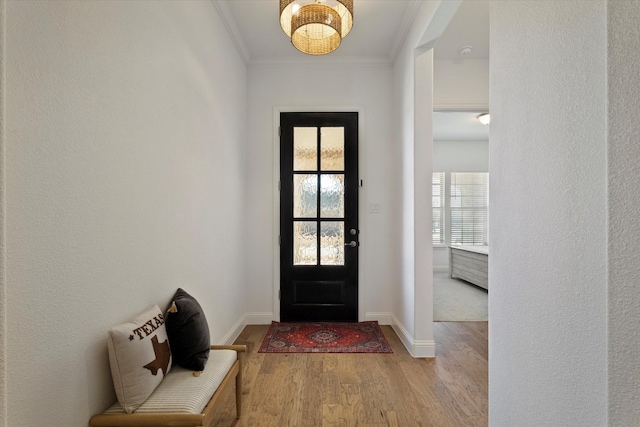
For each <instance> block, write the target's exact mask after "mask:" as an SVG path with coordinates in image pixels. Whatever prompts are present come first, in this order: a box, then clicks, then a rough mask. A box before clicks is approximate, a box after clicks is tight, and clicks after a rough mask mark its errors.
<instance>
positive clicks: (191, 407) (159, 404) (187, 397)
mask: <svg viewBox="0 0 640 427" xmlns="http://www.w3.org/2000/svg"><path fill="white" fill-rule="evenodd" d="M236 358H237V353H236V352H235V351H233V350H211V353H210V354H209V360H208V361H207V364H206V366H205V368H204V371H203V372H202V374H201V375H200V376H198V377H196V376H194V375H193V371H189V370H187V369H184V368H181V367H179V366H174V367H173V368H172V369H171V371H169V373H168V374H167V375H166V376H165V377H164V380H162V382H161V383H160V385H158V387H157V388H156V389H155V390H154V392H153V393H152V394H151V396H149V398H148V399H147V400H146V401H145V402H144V403H143V404H142V405H140V407H139V408H138V409H136V411H135V412H134V414H158V413H160V414H167V413H179V414H199V413H201V412H202V411H203V410H204V408H205V406H207V403H208V402H209V399H211V396H213V393H215V391H216V390H217V389H218V387H219V386H220V383H221V382H222V380H223V379H224V377H225V375H227V372H229V369H231V367H232V366H233V364H234V362H235V361H236ZM124 413H125V411H124V409H123V408H122V407H121V406H120V404H119V403H117V402H116V403H115V404H114V405H113V406H112V407H111V408H109V409H107V410H106V411H105V414H124Z"/></svg>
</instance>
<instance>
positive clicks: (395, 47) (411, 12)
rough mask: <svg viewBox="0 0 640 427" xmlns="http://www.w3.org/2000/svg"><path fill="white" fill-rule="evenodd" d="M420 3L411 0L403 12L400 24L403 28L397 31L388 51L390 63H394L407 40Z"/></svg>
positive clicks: (418, 0)
mask: <svg viewBox="0 0 640 427" xmlns="http://www.w3.org/2000/svg"><path fill="white" fill-rule="evenodd" d="M420 3H421V2H420V0H413V3H412V4H410V5H408V6H407V9H406V10H405V12H404V16H403V17H402V23H401V24H400V28H403V30H402V31H398V32H397V34H396V39H395V40H394V41H393V44H392V45H391V51H390V52H389V57H388V62H389V63H390V64H392V65H393V64H395V63H396V60H397V59H398V55H400V51H401V50H402V46H403V45H404V44H405V42H406V41H407V36H408V35H409V31H410V30H411V27H412V26H413V21H414V20H415V19H416V15H417V14H418V13H417V12H418V8H419V7H420Z"/></svg>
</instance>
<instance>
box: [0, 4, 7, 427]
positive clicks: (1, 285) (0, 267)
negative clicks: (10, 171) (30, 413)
mask: <svg viewBox="0 0 640 427" xmlns="http://www.w3.org/2000/svg"><path fill="white" fill-rule="evenodd" d="M5 8H6V2H5V0H0V427H6V425H7V350H6V349H7V330H6V325H7V306H6V302H7V298H6V284H7V281H6V263H5V256H6V248H5V219H4V218H5V202H4V201H5V197H6V188H5V163H4V157H5V154H4V152H5V136H4V135H5V132H4V129H5V116H4V114H5V110H4V103H5V102H4V101H5V60H4V55H5V49H4V46H5V37H4V36H5Z"/></svg>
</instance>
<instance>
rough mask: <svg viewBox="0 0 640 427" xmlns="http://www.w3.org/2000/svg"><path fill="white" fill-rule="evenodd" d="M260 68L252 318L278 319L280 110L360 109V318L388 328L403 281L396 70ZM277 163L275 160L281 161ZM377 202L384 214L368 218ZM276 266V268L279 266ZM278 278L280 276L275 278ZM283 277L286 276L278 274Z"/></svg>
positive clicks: (252, 190) (250, 196) (250, 252)
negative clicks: (397, 249) (398, 246)
mask: <svg viewBox="0 0 640 427" xmlns="http://www.w3.org/2000/svg"><path fill="white" fill-rule="evenodd" d="M318 59H319V61H318V64H317V65H290V64H285V65H272V66H255V67H251V68H250V71H249V116H248V123H249V124H250V126H248V144H249V145H248V151H247V187H246V204H247V218H246V236H247V242H246V246H247V250H246V257H245V264H246V272H247V278H246V280H247V289H248V292H247V315H248V316H247V320H248V322H249V323H268V322H270V321H271V320H272V319H274V318H277V317H278V316H279V306H278V304H277V303H276V304H274V295H275V292H276V289H278V288H279V283H275V286H274V281H276V282H277V280H276V279H277V278H274V267H276V266H277V263H278V262H279V261H278V260H279V253H278V246H277V239H276V236H277V229H278V227H279V224H278V219H277V217H276V209H277V205H278V197H279V194H278V193H277V186H278V184H277V178H276V177H277V169H276V174H275V176H274V168H278V167H279V165H278V161H279V159H278V156H279V151H278V144H279V141H278V138H277V129H276V128H275V127H274V126H276V125H277V123H278V121H279V120H278V117H275V119H274V114H276V112H277V111H276V110H277V109H282V110H283V111H318V110H319V109H320V110H325V111H331V110H335V111H345V110H350V109H351V110H352V109H356V110H360V112H361V114H360V117H359V122H360V123H359V125H360V135H359V137H360V141H359V173H360V178H361V179H363V180H364V186H363V187H362V188H361V189H360V232H361V233H360V248H359V250H360V292H361V293H362V298H363V300H364V301H363V304H364V306H363V307H361V312H360V314H359V316H360V319H361V320H364V319H368V320H374V319H375V320H380V321H381V322H385V323H388V322H389V315H390V313H391V311H392V306H391V303H390V301H392V298H393V295H394V293H395V291H396V290H395V285H396V283H397V277H398V267H397V264H396V262H397V259H396V258H395V257H394V254H393V246H392V244H393V243H392V242H393V241H394V240H396V239H397V235H396V232H397V223H396V221H395V216H394V208H393V204H394V202H395V200H394V191H395V189H396V188H397V185H396V184H395V183H396V180H397V173H396V169H395V164H394V156H395V152H394V141H393V139H392V137H391V136H392V135H391V115H392V108H391V67H377V66H363V65H346V64H343V65H339V64H335V63H334V64H331V63H329V64H327V63H325V62H322V61H321V58H318ZM274 159H275V162H274ZM372 202H376V203H379V204H380V206H381V213H369V211H368V206H369V204H370V203H372ZM274 263H275V265H274ZM276 276H277V273H276ZM278 277H279V276H278Z"/></svg>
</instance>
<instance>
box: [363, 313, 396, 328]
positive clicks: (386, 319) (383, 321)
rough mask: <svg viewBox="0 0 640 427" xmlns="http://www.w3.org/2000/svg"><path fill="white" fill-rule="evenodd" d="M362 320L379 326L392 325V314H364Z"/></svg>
mask: <svg viewBox="0 0 640 427" xmlns="http://www.w3.org/2000/svg"><path fill="white" fill-rule="evenodd" d="M364 320H365V321H367V322H371V321H377V322H378V323H379V324H380V325H393V313H375V312H372V313H365V314H364Z"/></svg>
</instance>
